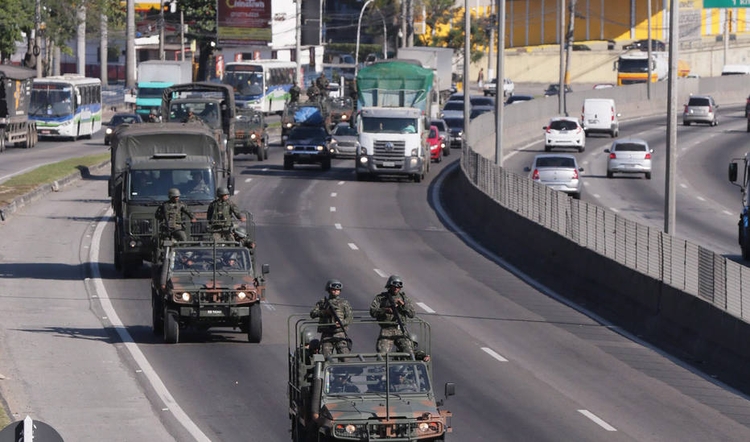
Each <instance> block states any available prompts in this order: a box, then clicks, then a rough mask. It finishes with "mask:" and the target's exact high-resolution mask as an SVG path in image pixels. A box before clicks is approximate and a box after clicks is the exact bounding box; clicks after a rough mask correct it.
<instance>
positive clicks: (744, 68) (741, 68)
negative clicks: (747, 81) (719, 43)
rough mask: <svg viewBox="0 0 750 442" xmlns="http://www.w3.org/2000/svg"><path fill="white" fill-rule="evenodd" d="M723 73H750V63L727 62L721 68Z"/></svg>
mask: <svg viewBox="0 0 750 442" xmlns="http://www.w3.org/2000/svg"><path fill="white" fill-rule="evenodd" d="M721 75H750V65H746V64H725V65H724V68H723V69H722V70H721Z"/></svg>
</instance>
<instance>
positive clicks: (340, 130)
mask: <svg viewBox="0 0 750 442" xmlns="http://www.w3.org/2000/svg"><path fill="white" fill-rule="evenodd" d="M333 134H334V135H344V136H346V135H349V136H353V137H356V136H357V129H355V128H353V127H351V126H350V125H349V123H346V124H339V125H338V126H336V129H334V131H333Z"/></svg>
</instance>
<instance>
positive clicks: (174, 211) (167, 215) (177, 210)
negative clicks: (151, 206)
mask: <svg viewBox="0 0 750 442" xmlns="http://www.w3.org/2000/svg"><path fill="white" fill-rule="evenodd" d="M164 220H165V222H166V224H167V227H169V228H170V229H172V230H179V229H182V228H183V225H182V204H180V203H171V202H170V203H167V204H166V206H165V207H164Z"/></svg>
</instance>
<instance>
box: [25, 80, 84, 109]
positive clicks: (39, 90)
mask: <svg viewBox="0 0 750 442" xmlns="http://www.w3.org/2000/svg"><path fill="white" fill-rule="evenodd" d="M72 113H73V88H72V87H71V86H67V85H57V84H56V85H44V84H35V85H34V86H33V88H32V89H31V109H30V110H29V115H33V116H40V117H63V116H66V115H70V114H72Z"/></svg>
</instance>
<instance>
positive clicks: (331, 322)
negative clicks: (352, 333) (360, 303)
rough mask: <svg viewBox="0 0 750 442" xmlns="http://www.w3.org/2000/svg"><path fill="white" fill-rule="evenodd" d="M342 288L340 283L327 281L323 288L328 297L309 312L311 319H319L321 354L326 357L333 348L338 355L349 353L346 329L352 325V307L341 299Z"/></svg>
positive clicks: (334, 280) (335, 280) (332, 280)
mask: <svg viewBox="0 0 750 442" xmlns="http://www.w3.org/2000/svg"><path fill="white" fill-rule="evenodd" d="M342 288H344V285H343V284H341V281H339V280H337V279H329V280H328V282H326V288H325V290H326V292H328V297H326V298H323V299H321V300H320V301H318V302H317V303H315V307H313V309H312V311H310V317H311V318H319V319H318V323H319V324H321V325H320V326H318V331H319V332H320V347H321V353H322V354H323V356H326V357H328V356H329V355H331V354H332V353H333V348H334V346H335V347H336V352H337V353H339V354H343V353H349V350H350V347H349V345H350V343H351V341H350V340H349V337H348V336H347V334H346V328H347V327H348V326H349V324H351V323H352V306H351V305H350V304H349V301H347V300H346V299H343V298H342V297H341V289H342Z"/></svg>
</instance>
